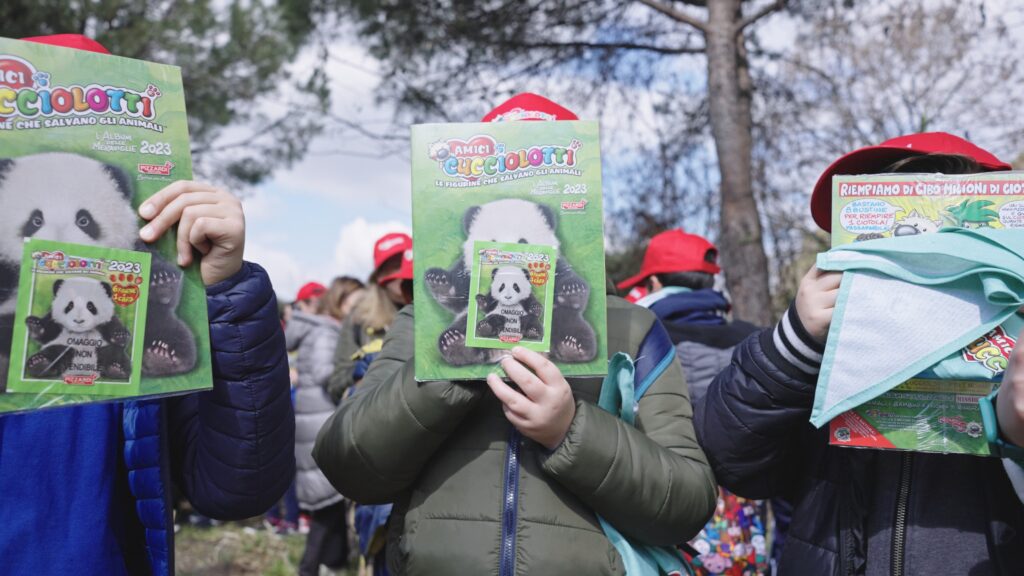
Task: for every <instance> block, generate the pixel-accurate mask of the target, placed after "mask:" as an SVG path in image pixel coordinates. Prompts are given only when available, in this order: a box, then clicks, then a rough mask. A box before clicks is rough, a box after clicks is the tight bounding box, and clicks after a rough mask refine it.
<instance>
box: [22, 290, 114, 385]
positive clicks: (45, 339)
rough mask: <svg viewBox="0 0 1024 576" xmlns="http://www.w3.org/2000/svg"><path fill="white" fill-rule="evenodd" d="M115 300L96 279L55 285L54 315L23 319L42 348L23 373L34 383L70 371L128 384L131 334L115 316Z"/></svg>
mask: <svg viewBox="0 0 1024 576" xmlns="http://www.w3.org/2000/svg"><path fill="white" fill-rule="evenodd" d="M112 298H113V291H112V290H111V287H110V284H107V283H106V282H101V281H99V280H96V279H93V278H70V279H67V280H57V281H55V282H54V283H53V303H52V304H51V306H50V312H49V313H48V314H47V315H46V316H45V317H43V318H39V317H37V316H29V317H28V318H26V319H25V324H26V325H27V327H28V333H29V336H30V337H31V338H33V339H34V340H36V341H38V342H39V343H41V344H43V345H44V346H43V349H42V350H40V351H39V352H36V353H35V354H33V355H32V356H30V357H29V358H28V360H27V361H26V362H25V372H26V373H28V375H29V376H32V377H35V378H60V377H61V376H63V375H64V374H65V373H69V372H70V373H77V374H92V375H97V376H99V377H100V378H106V379H110V380H127V379H128V377H129V376H130V375H131V372H132V367H131V359H130V358H129V357H128V354H127V353H126V352H125V347H126V346H127V345H128V343H129V341H130V340H131V333H129V332H128V330H127V329H126V328H125V327H124V325H123V324H122V323H121V321H120V320H118V318H117V316H116V315H115V314H114V302H113V300H112Z"/></svg>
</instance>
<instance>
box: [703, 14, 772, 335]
mask: <svg viewBox="0 0 1024 576" xmlns="http://www.w3.org/2000/svg"><path fill="white" fill-rule="evenodd" d="M740 3H741V0H714V1H712V2H708V22H707V25H706V26H707V30H706V32H705V39H706V46H707V62H708V97H709V101H710V111H711V134H712V136H713V137H714V139H715V149H716V151H717V153H718V171H719V174H720V175H721V184H720V186H721V189H720V193H719V197H720V199H721V207H720V212H719V214H720V225H719V227H720V236H719V248H720V249H721V252H722V263H723V269H724V272H725V279H726V283H727V286H728V288H729V293H730V295H731V297H732V302H733V310H734V312H735V316H736V317H737V318H740V319H743V320H746V321H748V322H752V323H754V324H758V325H760V326H767V325H769V324H770V323H771V321H772V312H771V295H770V293H769V290H768V259H767V257H766V256H765V251H764V244H763V239H762V233H761V220H760V218H759V216H758V212H757V202H756V201H755V200H754V188H753V178H752V164H753V160H752V156H751V155H752V152H751V150H752V147H753V141H752V140H753V137H752V133H751V129H752V124H753V121H752V112H751V89H752V86H751V81H750V73H749V70H748V69H747V62H746V59H745V57H744V54H745V52H746V51H745V50H744V49H743V45H742V42H743V37H742V35H741V34H739V33H737V27H738V25H739V22H740V19H741V15H742V13H741V10H740Z"/></svg>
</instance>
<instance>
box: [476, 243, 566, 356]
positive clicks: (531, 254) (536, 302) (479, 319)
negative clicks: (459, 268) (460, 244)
mask: <svg viewBox="0 0 1024 576" xmlns="http://www.w3.org/2000/svg"><path fill="white" fill-rule="evenodd" d="M473 250H474V254H476V258H474V260H473V267H472V270H471V271H470V291H469V293H470V296H471V300H470V302H469V310H468V316H467V321H466V346H468V347H470V348H498V349H510V348H513V347H515V346H522V347H524V348H527V349H530V350H534V351H537V352H547V351H549V350H550V348H551V313H552V309H553V303H554V302H553V298H554V289H555V263H556V261H557V258H558V254H557V251H556V249H555V248H554V247H553V246H541V245H536V244H518V243H505V242H482V241H477V242H474V243H473Z"/></svg>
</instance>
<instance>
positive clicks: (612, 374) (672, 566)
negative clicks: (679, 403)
mask: <svg viewBox="0 0 1024 576" xmlns="http://www.w3.org/2000/svg"><path fill="white" fill-rule="evenodd" d="M673 352H674V350H673ZM673 357H674V356H667V358H668V359H669V361H671V359H672V358H673ZM659 364H660V362H659ZM658 373H659V374H660V371H659V372H658ZM635 376H636V366H635V364H634V363H633V359H632V358H630V357H629V354H624V353H622V352H618V353H616V354H615V355H614V356H612V358H611V360H609V361H608V375H607V376H605V379H604V382H603V383H602V384H601V394H600V396H599V397H598V400H597V405H598V407H599V408H601V409H602V410H605V411H606V412H609V413H611V414H614V415H616V416H618V417H619V419H621V420H623V421H624V422H626V423H627V424H629V425H630V426H635V425H636V409H635V407H636V403H637V401H638V400H639V398H636V397H635V393H636V388H635V386H636V380H635ZM597 519H598V521H599V522H600V523H601V529H602V530H603V531H604V533H605V535H606V536H607V537H608V540H609V541H610V542H611V543H612V545H613V546H615V549H616V550H617V551H618V553H619V556H620V557H622V564H623V566H625V568H626V576H683V575H684V574H688V575H690V576H694V571H693V568H692V567H691V566H690V565H689V563H687V562H686V559H685V558H683V555H682V554H681V553H680V552H679V551H678V550H676V549H675V548H672V547H671V546H647V545H644V544H634V543H633V542H630V540H629V538H627V537H625V536H623V535H622V534H621V533H620V532H619V531H618V530H616V529H615V527H614V526H612V525H611V524H609V523H608V522H607V521H606V520H605V519H604V518H602V517H600V516H598V517H597Z"/></svg>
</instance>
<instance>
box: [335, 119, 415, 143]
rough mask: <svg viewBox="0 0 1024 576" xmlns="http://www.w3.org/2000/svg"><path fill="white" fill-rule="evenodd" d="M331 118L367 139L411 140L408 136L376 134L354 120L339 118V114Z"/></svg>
mask: <svg viewBox="0 0 1024 576" xmlns="http://www.w3.org/2000/svg"><path fill="white" fill-rule="evenodd" d="M329 117H330V119H331V120H333V121H334V122H337V123H338V124H340V125H342V126H344V127H346V128H349V129H351V130H355V131H356V132H358V133H359V134H361V135H363V136H365V137H367V138H370V139H372V140H398V141H403V142H404V141H407V140H408V139H409V136H408V135H406V134H394V133H386V132H385V133H381V132H374V131H372V130H370V129H368V128H366V126H364V125H362V124H360V123H359V122H355V121H352V120H348V119H345V118H342V117H341V116H338V115H337V114H330V115H329Z"/></svg>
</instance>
